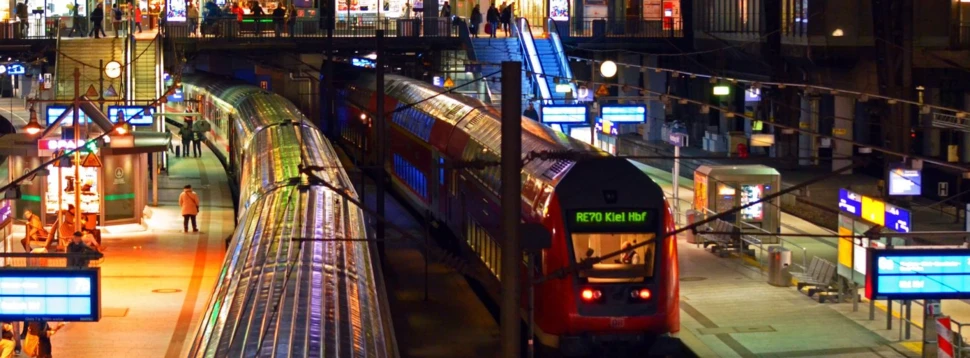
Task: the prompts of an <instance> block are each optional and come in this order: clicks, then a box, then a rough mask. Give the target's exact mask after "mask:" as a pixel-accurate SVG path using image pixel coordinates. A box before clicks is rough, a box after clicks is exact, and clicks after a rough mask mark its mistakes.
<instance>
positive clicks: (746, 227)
mask: <svg viewBox="0 0 970 358" xmlns="http://www.w3.org/2000/svg"><path fill="white" fill-rule="evenodd" d="M741 226H744V228H742V232H744V230H755V231H760V232H761V233H762V234H765V235H767V236H768V237H772V236H774V237H777V238H778V243H779V245H781V247H785V244H786V243H787V244H788V245H790V246H794V247H797V248H799V249H801V250H802V264H801V265H799V264H794V265H795V266H798V267H800V268H801V269H802V271H807V270H808V248H806V247H804V246H801V245H799V244H796V243H794V242H792V241H789V240H788V239H786V238H784V237H778V236H775V235H772V234H771V233H770V232H768V230H765V229H763V228H761V227H758V226H755V225H752V224H750V223H746V222H743V221H742V222H741Z"/></svg>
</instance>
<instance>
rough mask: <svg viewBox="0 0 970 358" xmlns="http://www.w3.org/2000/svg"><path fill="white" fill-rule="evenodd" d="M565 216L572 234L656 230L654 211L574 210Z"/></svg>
mask: <svg viewBox="0 0 970 358" xmlns="http://www.w3.org/2000/svg"><path fill="white" fill-rule="evenodd" d="M566 215H567V220H566V222H567V223H568V225H569V230H570V231H572V232H654V231H656V229H657V225H656V222H657V218H656V216H657V214H656V211H655V210H646V209H630V210H628V209H621V210H612V209H611V210H603V209H593V210H574V211H569V212H567V214H566Z"/></svg>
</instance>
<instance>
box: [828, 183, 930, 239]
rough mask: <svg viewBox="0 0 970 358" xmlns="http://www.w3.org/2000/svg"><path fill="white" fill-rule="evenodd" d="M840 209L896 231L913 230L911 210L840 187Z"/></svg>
mask: <svg viewBox="0 0 970 358" xmlns="http://www.w3.org/2000/svg"><path fill="white" fill-rule="evenodd" d="M839 211H840V212H842V213H846V214H851V215H852V216H853V217H859V218H862V219H865V220H866V221H868V222H870V223H873V224H877V225H880V226H885V227H886V228H888V229H890V230H892V231H895V232H910V231H912V230H913V218H912V213H910V211H909V210H906V209H903V208H900V207H898V206H894V205H890V204H887V203H885V202H883V201H881V200H879V199H875V198H870V197H868V196H864V195H859V194H856V193H853V192H851V191H848V190H845V189H839Z"/></svg>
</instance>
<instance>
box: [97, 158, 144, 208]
mask: <svg viewBox="0 0 970 358" xmlns="http://www.w3.org/2000/svg"><path fill="white" fill-rule="evenodd" d="M102 160H103V161H104V177H103V178H104V220H105V221H112V220H124V219H131V218H133V217H135V165H136V164H135V163H137V162H138V155H137V154H129V155H111V156H105V157H104V158H103V159H102Z"/></svg>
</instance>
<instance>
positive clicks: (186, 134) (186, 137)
mask: <svg viewBox="0 0 970 358" xmlns="http://www.w3.org/2000/svg"><path fill="white" fill-rule="evenodd" d="M179 136H180V137H182V150H181V152H182V153H181V155H176V156H180V157H183V158H188V157H189V151H191V150H192V137H193V136H195V132H193V131H192V127H191V126H185V127H182V130H180V131H179ZM175 154H179V151H178V150H176V151H175Z"/></svg>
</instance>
